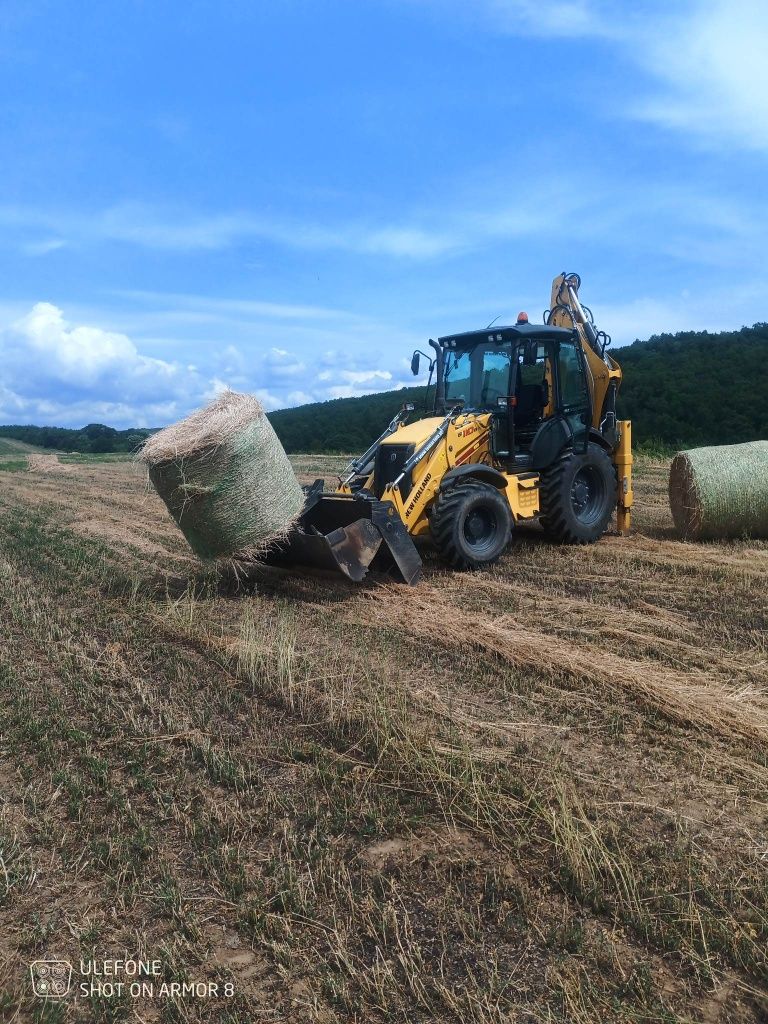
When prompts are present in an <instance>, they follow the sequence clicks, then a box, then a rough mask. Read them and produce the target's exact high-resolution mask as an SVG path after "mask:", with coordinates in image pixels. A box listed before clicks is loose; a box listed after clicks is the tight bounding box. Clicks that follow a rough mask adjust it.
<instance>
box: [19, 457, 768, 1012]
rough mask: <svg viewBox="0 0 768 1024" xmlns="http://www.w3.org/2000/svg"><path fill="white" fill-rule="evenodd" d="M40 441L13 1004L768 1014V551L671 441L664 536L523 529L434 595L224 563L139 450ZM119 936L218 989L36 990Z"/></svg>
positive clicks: (33, 466)
mask: <svg viewBox="0 0 768 1024" xmlns="http://www.w3.org/2000/svg"><path fill="white" fill-rule="evenodd" d="M3 444H5V442H3ZM14 455H15V453H14V452H10V453H8V452H6V451H4V450H3V451H2V452H0V459H1V460H6V459H8V461H13V458H12V457H13V456H14ZM25 457H26V456H25ZM294 462H295V466H296V469H297V473H298V474H299V477H300V479H302V481H305V482H308V481H310V480H311V479H313V478H314V476H316V475H326V476H328V477H330V476H332V474H333V473H334V471H336V472H338V470H339V468H340V467H341V465H342V464H343V460H340V459H336V458H332V457H309V456H306V457H296V459H295V460H294ZM25 468H26V467H25ZM29 470H30V471H28V472H13V473H5V472H2V467H1V466H0V574H1V576H2V580H1V581H0V583H1V586H2V595H3V597H2V601H0V616H2V622H0V629H2V643H1V644H0V781H1V783H2V786H1V788H0V794H1V795H2V802H1V803H0V915H1V918H0V919H1V920H2V928H0V1016H2V1018H3V1019H4V1020H7V1021H32V1020H34V1021H36V1022H38V1024H43V1022H46V1024H60V1022H64V1021H81V1020H82V1021H103V1022H111V1021H120V1020H134V1021H163V1022H169V1024H170V1022H184V1021H216V1022H228V1024H252V1022H262V1021H264V1022H278V1021H291V1022H293V1021H296V1022H326V1024H332V1022H336V1024H341V1022H348V1021H351V1022H356V1024H363V1022H365V1024H369V1022H385V1021H393V1022H403V1024H406V1022H407V1024H410V1022H429V1021H445V1022H449V1021H450V1022H477V1024H502V1022H509V1024H517V1022H518V1021H519V1022H526V1024H538V1022H555V1021H563V1022H569V1024H570V1022H575V1024H586V1022H592V1021H621V1022H638V1021H649V1022H650V1021H655V1022H666V1024H674V1022H683V1021H697V1022H699V1021H700V1022H705V1024H717V1022H720V1024H725V1022H739V1024H740V1022H755V1024H757V1022H760V1021H764V1020H765V1019H766V1016H767V1015H768V959H767V953H766V951H767V950H768V808H767V807H766V794H768V697H767V696H766V683H767V682H768V643H767V641H766V637H767V636H768V632H767V631H766V625H767V624H768V596H767V595H768V586H767V583H768V544H766V543H765V542H747V541H743V542H733V543H728V544H701V545H692V544H684V543H681V542H679V541H678V540H676V539H675V537H674V535H673V532H672V528H671V520H670V516H669V512H668V508H667V504H666V495H665V484H666V474H667V470H668V464H667V463H666V462H665V461H663V460H652V459H643V460H641V461H640V462H639V464H638V466H637V485H636V495H637V510H636V517H635V530H634V531H633V533H632V534H631V535H630V536H629V537H623V538H621V537H618V536H615V535H609V536H607V537H605V538H604V539H603V540H602V541H601V542H600V543H599V544H597V545H595V546H593V547H590V548H588V549H578V550H577V549H570V548H558V547H554V546H551V545H549V544H547V543H545V542H544V541H543V539H542V538H541V536H540V535H539V534H538V533H537V532H536V531H535V530H533V531H531V532H529V533H527V534H526V535H525V536H523V534H522V531H521V535H520V538H519V540H517V541H516V543H515V546H514V548H513V550H511V551H510V552H509V554H508V555H507V556H506V557H505V558H504V559H503V560H502V562H501V563H500V564H499V565H498V566H496V567H495V568H494V569H493V570H492V571H490V572H488V573H484V574H454V573H451V572H448V571H446V570H445V569H443V568H442V567H441V566H440V565H439V564H438V563H437V562H436V561H435V560H434V559H433V558H428V559H427V563H426V569H425V579H424V581H423V582H422V583H421V584H420V585H419V586H418V587H416V588H412V589H409V588H406V587H404V586H401V585H397V584H395V583H392V582H390V581H388V580H385V579H384V580H382V579H379V580H376V581H373V582H371V583H370V584H366V585H364V586H358V587H355V586H353V585H351V584H347V583H345V582H344V581H342V580H336V579H330V578H328V577H326V576H322V575H319V574H291V573H288V572H283V571H279V570H275V569H259V570H252V571H249V572H247V573H244V572H242V571H241V572H238V573H222V574H218V575H217V574H216V573H215V572H213V571H210V570H206V569H204V568H202V567H201V565H200V564H199V563H198V562H196V561H195V560H194V559H193V558H192V557H191V556H190V554H189V552H188V549H187V548H186V546H185V542H184V540H183V538H182V537H181V535H180V534H179V532H178V531H177V530H176V528H175V526H174V525H173V524H172V522H171V521H170V519H169V517H168V515H167V513H166V511H165V509H164V506H163V505H162V504H161V502H160V501H159V499H158V498H157V497H156V496H155V495H154V494H153V493H152V492H151V491H149V490H147V488H146V485H145V482H144V479H143V477H142V475H141V472H140V470H139V469H138V467H136V466H135V465H133V464H132V463H130V462H128V461H113V460H101V461H94V460H82V461H81V460H80V459H77V460H75V459H69V460H67V459H63V460H62V461H59V459H58V458H57V457H56V456H54V455H30V456H29ZM104 957H123V958H125V957H128V958H135V959H139V958H141V959H153V960H155V959H156V960H159V961H160V963H161V967H160V971H161V976H162V977H156V978H154V979H153V980H154V982H155V984H156V985H157V984H158V983H159V982H160V981H161V980H162V981H165V982H178V983H182V982H185V981H186V982H193V981H200V982H211V983H215V984H217V985H218V993H217V994H213V995H210V994H208V995H205V996H201V995H179V994H177V995H173V994H171V995H163V996H162V997H160V996H158V995H157V993H156V992H155V993H154V994H153V996H152V997H150V996H149V995H147V996H146V997H138V998H134V997H133V996H132V995H131V994H130V993H127V992H124V993H122V994H121V995H113V996H112V997H109V996H107V995H106V994H104V993H102V994H101V995H99V994H98V993H96V994H93V995H80V996H78V997H77V998H76V999H75V998H72V997H70V998H69V999H68V1000H65V1001H62V1002H43V1001H41V1000H39V999H36V998H34V997H33V996H32V994H31V990H30V986H29V973H28V964H29V963H30V962H31V961H33V960H36V959H45V958H64V959H67V960H70V961H71V962H72V963H73V964H75V966H76V967H77V965H78V964H79V962H80V960H81V959H82V960H88V959H90V958H94V959H95V958H101V959H103V958H104ZM79 980H80V979H78V981H79ZM226 986H230V987H226ZM171 991H172V990H171Z"/></svg>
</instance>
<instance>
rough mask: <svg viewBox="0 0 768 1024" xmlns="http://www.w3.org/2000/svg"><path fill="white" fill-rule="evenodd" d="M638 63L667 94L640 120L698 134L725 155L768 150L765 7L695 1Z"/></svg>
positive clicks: (651, 100) (650, 35) (668, 22)
mask: <svg viewBox="0 0 768 1024" xmlns="http://www.w3.org/2000/svg"><path fill="white" fill-rule="evenodd" d="M632 52H633V56H634V58H635V59H636V60H638V61H639V62H640V63H641V65H642V66H644V67H645V68H646V69H647V70H648V71H650V72H651V73H652V74H653V75H654V76H655V77H656V78H658V79H659V80H660V81H661V82H662V83H663V84H664V86H665V88H664V89H663V90H662V91H661V92H659V93H657V94H656V95H653V96H650V97H648V98H647V99H645V100H642V101H641V102H640V103H638V104H637V105H636V106H635V112H636V113H637V114H638V116H640V117H644V118H647V119H649V120H653V121H656V122H658V123H659V124H662V125H664V126H666V127H669V128H674V129H682V130H685V131H688V132H692V133H695V134H696V135H698V136H699V137H700V138H702V139H703V140H705V141H706V142H707V144H708V145H710V146H713V147H717V148H718V149H722V147H723V146H725V145H727V144H728V141H737V142H738V143H739V144H740V145H741V146H743V147H745V148H748V149H756V150H766V149H768V104H766V101H765V96H766V92H768V62H766V58H765V55H766V52H768V7H766V5H765V3H764V2H763V0H741V2H739V3H735V4H734V3H733V2H728V0H725V2H724V0H698V2H696V3H694V4H692V5H691V6H689V7H688V9H687V10H685V11H682V12H680V11H678V12H677V13H676V14H675V15H674V17H672V18H670V17H669V16H667V17H664V18H662V19H661V20H660V23H657V25H656V28H655V30H654V31H649V32H647V34H646V38H645V40H644V45H642V46H638V47H636V48H633V51H632Z"/></svg>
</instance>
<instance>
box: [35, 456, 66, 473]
mask: <svg viewBox="0 0 768 1024" xmlns="http://www.w3.org/2000/svg"><path fill="white" fill-rule="evenodd" d="M27 471H28V472H29V473H71V471H72V467H71V466H67V465H65V464H64V463H63V462H59V457H58V455H28V456H27Z"/></svg>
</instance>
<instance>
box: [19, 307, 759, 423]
mask: <svg viewBox="0 0 768 1024" xmlns="http://www.w3.org/2000/svg"><path fill="white" fill-rule="evenodd" d="M765 323H766V322H765V321H756V322H755V323H754V324H743V325H742V326H741V327H739V328H733V329H731V330H724V331H708V330H706V328H705V329H703V330H701V331H695V332H689V331H684V330H683V331H676V332H675V333H674V334H670V335H669V336H670V337H671V338H677V337H679V336H680V335H682V334H689V333H693V334H698V335H707V336H708V337H712V338H718V337H720V336H722V335H723V334H728V335H735V334H738V333H740V332H741V331H746V330H755V329H757V328H759V327H762V326H764V325H765ZM499 326H501V327H504V326H507V325H504V324H502V325H499ZM666 334H669V332H664V331H662V332H660V333H659V334H654V335H651V336H650V337H648V338H635V339H634V340H633V341H631V342H624V343H623V344H620V345H613V344H612V345H611V346H610V349H609V351H613V350H614V349H617V348H618V349H623V348H629V347H631V346H633V345H641V346H642V345H646V344H648V343H650V342H653V341H657V340H662V338H663V337H664V336H665V335H666ZM420 376H423V374H422V375H420ZM431 383H432V385H434V380H433V381H432V382H431ZM426 387H427V381H426V380H419V379H415V378H414V379H412V381H411V383H401V384H398V385H397V386H396V387H391V388H382V389H381V390H378V391H366V392H364V393H361V394H358V395H342V396H339V397H335V398H321V399H318V400H313V401H311V402H303V403H299V404H296V405H287V406H284V407H279V408H276V409H266V410H265V411H266V413H267V415H268V416H269V415H271V414H273V413H284V412H291V411H292V410H294V409H301V408H303V407H304V406H308V405H323V404H325V403H327V402H347V401H357V400H359V399H365V398H375V397H376V396H380V395H386V394H391V393H393V392H395V391H403V390H406V389H411V388H426ZM167 425H168V424H153V425H150V426H139V425H137V424H135V423H129V424H128V425H127V426H124V427H114V426H113V425H112V424H109V423H102V422H101V421H95V420H93V421H89V422H87V423H83V424H82V425H80V426H77V425H62V424H60V423H31V422H30V423H0V430H4V429H6V428H9V429H10V428H16V427H34V428H37V429H41V430H46V429H49V430H72V431H75V432H78V431H83V430H86V429H87V428H88V427H92V426H102V427H108V428H110V429H113V430H117V431H118V432H120V433H130V432H131V431H134V430H135V431H145V432H150V433H152V432H155V431H158V430H162V429H163V427H164V426H167Z"/></svg>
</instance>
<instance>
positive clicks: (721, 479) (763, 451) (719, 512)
mask: <svg viewBox="0 0 768 1024" xmlns="http://www.w3.org/2000/svg"><path fill="white" fill-rule="evenodd" d="M669 504H670V508H671V510H672V518H673V520H674V522H675V526H676V527H677V529H678V530H679V532H680V533H681V534H682V536H683V537H686V538H688V539H690V540H715V539H718V538H725V537H734V538H738V537H747V536H749V537H768V441H751V442H749V443H748V444H730V445H722V446H720V447H716V448H693V449H691V450H690V451H685V452H678V453H677V455H676V456H675V457H674V459H673V460H672V466H671V467H670V471H669Z"/></svg>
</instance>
